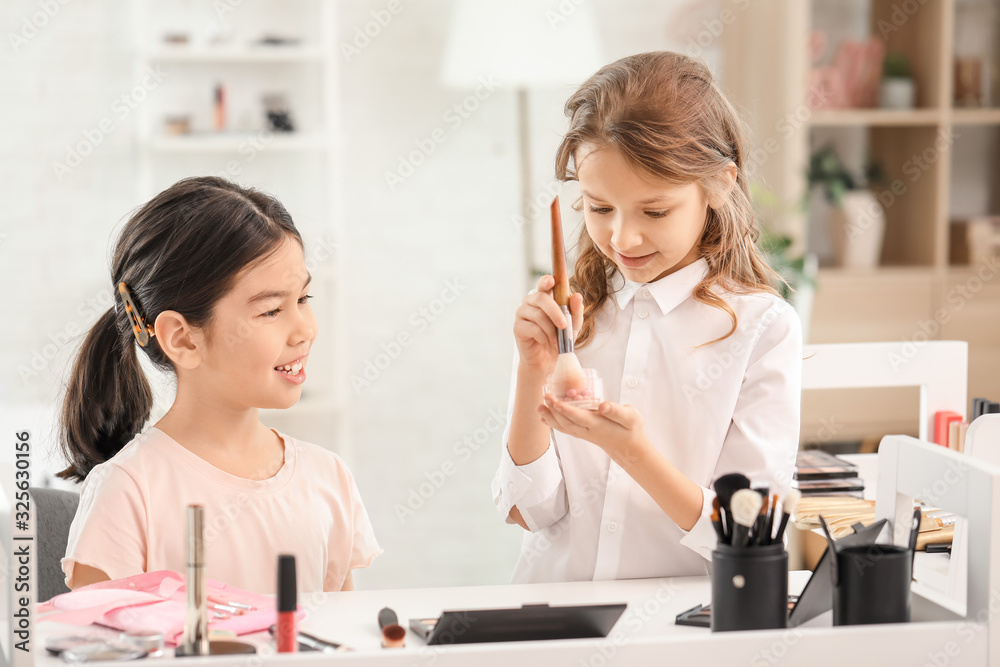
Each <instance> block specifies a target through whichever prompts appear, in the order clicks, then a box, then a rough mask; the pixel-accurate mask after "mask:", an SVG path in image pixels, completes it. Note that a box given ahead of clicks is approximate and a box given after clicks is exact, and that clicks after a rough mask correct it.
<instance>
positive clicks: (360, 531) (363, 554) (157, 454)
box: [62, 427, 382, 593]
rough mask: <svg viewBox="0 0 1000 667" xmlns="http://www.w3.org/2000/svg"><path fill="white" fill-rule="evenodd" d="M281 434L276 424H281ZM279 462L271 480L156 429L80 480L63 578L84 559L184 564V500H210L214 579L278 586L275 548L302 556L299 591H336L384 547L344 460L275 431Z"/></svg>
mask: <svg viewBox="0 0 1000 667" xmlns="http://www.w3.org/2000/svg"><path fill="white" fill-rule="evenodd" d="M276 433H277V432H276ZM278 435H279V436H280V437H281V439H282V441H283V442H284V445H285V460H284V463H283V465H282V466H281V469H280V470H279V471H278V472H277V473H276V474H275V475H274V476H273V477H271V478H269V479H264V480H250V479H243V478H242V477H236V476H234V475H230V474H229V473H227V472H224V471H222V470H220V469H219V468H216V467H215V466H213V465H212V464H210V463H208V462H207V461H205V460H204V459H202V458H201V457H200V456H198V455H197V454H195V453H193V452H191V451H189V450H187V449H185V448H184V447H183V446H182V445H180V444H179V443H178V442H176V441H175V440H173V439H172V438H171V437H169V436H168V435H167V434H166V433H164V432H163V431H161V430H159V429H158V428H155V427H151V428H149V429H147V430H146V431H145V432H144V433H141V434H139V435H137V436H136V437H135V438H134V439H133V440H132V441H131V442H129V443H128V444H127V445H126V446H125V447H124V448H123V449H122V450H121V451H120V452H118V454H116V455H115V456H114V457H113V458H112V459H111V460H109V461H107V462H105V463H102V464H100V465H98V466H95V467H94V469H93V470H92V471H91V472H90V474H89V475H87V479H86V480H84V482H83V487H82V489H81V493H80V507H79V509H77V512H76V516H75V517H74V519H73V525H72V527H71V528H70V532H69V543H68V545H67V547H66V557H65V558H63V559H62V568H63V572H64V573H65V574H66V584H67V585H68V586H72V582H73V567H74V565H75V564H76V563H83V564H85V565H90V566H91V567H96V568H98V569H100V570H102V571H104V572H105V573H106V574H107V575H108V576H109V577H111V578H112V579H121V578H123V577H128V576H131V575H134V574H139V573H141V572H152V571H155V570H175V571H178V572H182V573H183V572H184V569H185V534H186V524H187V518H186V513H187V506H188V505H190V504H201V505H204V507H205V562H206V576H207V577H208V578H209V579H215V580H217V581H221V582H224V583H227V584H230V585H233V586H237V587H239V588H243V589H246V590H248V591H254V592H258V593H274V592H275V589H276V588H277V556H278V554H286V553H287V554H294V555H295V564H296V574H297V580H298V589H299V591H300V592H303V593H307V592H313V591H338V590H340V589H341V587H342V586H343V584H344V580H345V579H346V577H347V574H348V572H350V571H351V570H352V569H354V568H359V567H367V566H368V565H370V564H371V562H372V560H374V558H375V557H376V556H378V555H379V554H380V553H382V549H381V548H379V546H378V542H376V541H375V535H374V533H373V532H372V526H371V523H370V522H369V520H368V515H367V513H366V512H365V507H364V505H363V504H362V502H361V496H360V494H359V493H358V489H357V487H356V486H355V485H354V478H353V477H352V476H351V473H350V471H349V470H348V469H347V465H346V464H345V463H344V461H343V460H342V459H341V458H340V457H339V456H337V455H336V454H334V453H333V452H330V451H327V450H325V449H323V448H322V447H319V446H317V445H313V444H310V443H306V442H300V441H298V440H296V439H294V438H290V437H288V436H287V435H284V434H281V433H279V434H278Z"/></svg>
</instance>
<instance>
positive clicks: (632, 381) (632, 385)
mask: <svg viewBox="0 0 1000 667" xmlns="http://www.w3.org/2000/svg"><path fill="white" fill-rule="evenodd" d="M625 384H627V385H628V386H629V387H630V388H632V389H635V388H636V387H638V386H639V381H638V380H636V379H635V378H629V379H628V381H627V382H626V383H625Z"/></svg>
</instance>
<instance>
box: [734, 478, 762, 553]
mask: <svg viewBox="0 0 1000 667" xmlns="http://www.w3.org/2000/svg"><path fill="white" fill-rule="evenodd" d="M763 505H764V500H763V499H762V498H761V497H760V494H759V493H757V492H756V491H754V490H753V489H740V490H739V491H737V492H736V493H734V494H733V497H732V500H731V504H730V506H731V508H732V516H733V522H734V525H733V531H732V532H733V540H732V545H733V546H734V547H745V546H746V545H747V540H748V539H749V538H750V528H751V526H753V524H754V521H756V520H757V517H758V516H759V515H760V509H761V507H762V506H763Z"/></svg>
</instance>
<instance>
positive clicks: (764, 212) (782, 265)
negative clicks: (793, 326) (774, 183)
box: [750, 183, 814, 301]
mask: <svg viewBox="0 0 1000 667" xmlns="http://www.w3.org/2000/svg"><path fill="white" fill-rule="evenodd" d="M750 195H751V197H753V204H754V210H755V211H756V213H757V220H758V222H759V223H760V236H759V237H758V238H757V248H758V249H759V250H760V251H761V252H762V253H763V254H764V257H765V259H766V260H767V263H768V265H769V266H770V267H771V268H772V269H774V270H775V271H776V272H777V273H778V275H780V276H781V277H782V278H784V280H785V282H784V283H780V284H778V285H777V286H776V287H777V289H778V292H779V293H780V294H781V298H783V299H784V300H785V301H790V300H791V298H792V294H793V293H794V292H795V291H797V290H798V289H799V288H801V287H803V286H806V285H813V284H814V281H813V279H812V277H811V276H810V275H809V274H808V273H806V256H805V255H796V256H792V255H791V253H790V250H791V247H792V245H793V243H794V239H792V237H790V236H788V235H787V234H782V233H780V232H779V231H778V230H777V229H776V226H775V224H774V221H773V217H774V215H775V214H777V213H779V212H781V211H785V212H790V211H792V210H793V209H794V207H793V206H789V205H787V204H784V203H783V202H782V201H781V200H780V199H779V198H778V197H777V195H775V194H774V193H773V192H771V191H770V190H768V189H767V188H765V187H763V186H761V185H758V184H756V183H752V184H751V185H750Z"/></svg>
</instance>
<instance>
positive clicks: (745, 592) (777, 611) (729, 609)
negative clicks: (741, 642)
mask: <svg viewBox="0 0 1000 667" xmlns="http://www.w3.org/2000/svg"><path fill="white" fill-rule="evenodd" d="M787 623H788V552H787V551H785V545H784V544H770V545H768V546H748V547H733V546H730V545H728V544H719V545H716V547H715V551H713V552H712V632H727V631H730V630H764V629H772V628H784V627H785V626H786V625H787Z"/></svg>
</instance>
